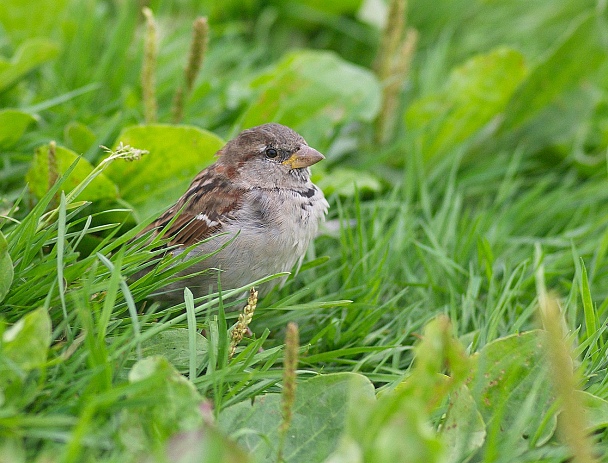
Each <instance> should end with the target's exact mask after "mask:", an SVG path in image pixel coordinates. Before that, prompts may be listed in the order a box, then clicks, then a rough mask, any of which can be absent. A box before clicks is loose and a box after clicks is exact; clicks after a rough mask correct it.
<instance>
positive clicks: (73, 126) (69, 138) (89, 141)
mask: <svg viewBox="0 0 608 463" xmlns="http://www.w3.org/2000/svg"><path fill="white" fill-rule="evenodd" d="M64 134H65V140H66V143H67V145H68V146H69V147H70V149H72V150H74V151H75V152H76V153H78V154H83V153H85V152H86V151H87V150H88V149H89V148H91V147H92V146H93V143H95V140H96V139H97V137H96V136H95V133H93V131H92V130H91V129H90V127H88V126H86V125H84V124H83V123H81V122H77V121H73V122H70V123H69V124H68V125H66V127H65V129H64Z"/></svg>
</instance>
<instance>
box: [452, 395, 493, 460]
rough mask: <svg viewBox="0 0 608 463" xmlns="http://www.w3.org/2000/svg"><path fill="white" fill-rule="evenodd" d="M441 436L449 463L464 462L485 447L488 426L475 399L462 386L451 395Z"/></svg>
mask: <svg viewBox="0 0 608 463" xmlns="http://www.w3.org/2000/svg"><path fill="white" fill-rule="evenodd" d="M441 435H442V436H443V441H444V442H445V444H446V447H447V449H448V452H447V453H448V455H449V457H448V461H449V462H459V461H463V460H464V459H465V458H466V457H467V456H469V455H470V454H471V453H473V452H474V451H475V450H477V449H478V448H480V447H481V446H482V445H483V443H484V440H485V437H486V426H485V423H484V421H483V418H482V417H481V414H480V413H479V410H477V405H476V404H475V399H473V396H472V395H471V392H470V391H469V389H468V388H467V387H466V386H461V387H459V388H458V389H457V390H455V391H452V393H451V394H450V403H449V406H448V411H447V417H446V419H445V422H444V423H443V425H442V426H441Z"/></svg>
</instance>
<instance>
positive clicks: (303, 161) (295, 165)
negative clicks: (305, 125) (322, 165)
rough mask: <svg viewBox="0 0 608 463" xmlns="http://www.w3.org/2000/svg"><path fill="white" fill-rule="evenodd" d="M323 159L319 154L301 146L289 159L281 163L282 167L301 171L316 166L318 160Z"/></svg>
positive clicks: (308, 147) (314, 150)
mask: <svg viewBox="0 0 608 463" xmlns="http://www.w3.org/2000/svg"><path fill="white" fill-rule="evenodd" d="M322 159H325V156H323V155H322V154H321V153H319V152H318V151H317V150H316V149H314V148H311V147H310V146H306V145H304V146H302V147H301V148H300V149H299V150H298V151H296V152H295V153H293V154H292V155H291V156H290V157H289V159H287V160H286V161H283V163H282V164H283V165H285V166H289V168H290V169H301V168H302V167H309V166H312V165H313V164H316V163H317V162H319V161H320V160H322Z"/></svg>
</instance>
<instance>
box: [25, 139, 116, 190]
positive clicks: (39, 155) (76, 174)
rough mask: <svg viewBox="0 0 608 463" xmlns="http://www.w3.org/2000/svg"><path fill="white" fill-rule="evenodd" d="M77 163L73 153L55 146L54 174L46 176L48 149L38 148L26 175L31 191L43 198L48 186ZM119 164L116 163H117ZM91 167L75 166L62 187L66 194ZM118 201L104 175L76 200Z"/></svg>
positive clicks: (82, 163) (81, 161) (85, 164)
mask: <svg viewBox="0 0 608 463" xmlns="http://www.w3.org/2000/svg"><path fill="white" fill-rule="evenodd" d="M77 159H78V155H77V154H76V153H74V152H73V151H71V150H69V149H67V148H63V147H61V146H57V147H56V148H55V160H54V163H55V168H56V172H55V173H54V174H52V175H49V145H44V146H41V147H40V148H38V149H37V150H36V154H35V155H34V161H33V162H32V165H31V167H30V170H29V171H28V173H27V175H26V180H27V181H28V183H29V187H30V190H31V191H32V193H34V194H35V195H36V197H38V198H42V197H43V196H44V195H45V194H46V192H47V191H48V189H49V188H50V186H51V182H53V181H54V180H56V179H57V177H59V176H61V175H63V173H64V172H66V170H67V169H68V168H69V167H70V166H71V165H72V164H73V163H74V162H75V161H76V160H77ZM117 162H118V161H117ZM92 171H93V166H92V165H91V164H90V163H89V162H88V161H87V160H86V159H83V158H80V159H78V164H76V167H75V168H74V170H73V171H72V173H71V174H70V176H69V177H68V178H67V179H66V181H65V182H64V183H63V185H62V189H63V190H65V191H66V193H67V192H69V191H71V190H72V189H74V188H75V187H76V186H77V185H78V184H79V183H80V182H82V181H83V180H84V179H85V178H86V177H87V176H88V175H89V174H90V173H91V172H92ZM116 197H117V188H116V185H114V184H113V183H112V182H111V181H110V180H108V178H107V177H106V176H105V175H104V174H100V175H99V176H97V177H96V178H95V179H94V180H93V181H92V182H91V183H90V184H89V185H88V186H87V187H86V188H85V189H84V191H83V192H82V193H81V194H80V195H79V196H78V199H80V200H87V201H96V200H100V199H114V198H116Z"/></svg>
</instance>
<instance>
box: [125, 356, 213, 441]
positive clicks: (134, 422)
mask: <svg viewBox="0 0 608 463" xmlns="http://www.w3.org/2000/svg"><path fill="white" fill-rule="evenodd" d="M142 381H145V382H146V384H147V385H148V386H149V387H146V388H135V389H134V391H136V392H133V393H130V394H127V399H128V400H130V401H133V402H135V403H139V405H138V406H131V407H128V408H126V409H125V410H124V412H123V416H122V423H121V431H120V438H121V440H122V442H123V443H124V445H125V446H126V447H127V448H128V449H130V450H132V451H143V450H149V449H150V448H154V446H155V445H159V444H161V443H162V442H164V441H166V439H168V438H169V437H171V436H172V435H174V434H176V433H178V432H183V431H193V430H196V429H198V428H199V427H200V426H201V424H202V422H203V421H202V415H201V411H200V409H199V407H200V405H201V403H202V402H203V399H202V397H201V396H200V395H199V393H198V392H197V390H196V388H195V387H194V385H193V384H192V383H191V382H190V381H188V380H187V379H186V378H185V377H183V376H182V375H180V374H179V372H178V371H177V370H176V369H175V368H174V367H173V366H172V365H171V364H170V363H169V361H168V360H167V359H165V358H164V357H158V356H155V357H148V358H145V359H143V360H140V361H139V362H137V363H136V364H135V365H134V366H133V368H132V369H131V371H130V372H129V382H130V383H132V384H136V383H139V382H142Z"/></svg>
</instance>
